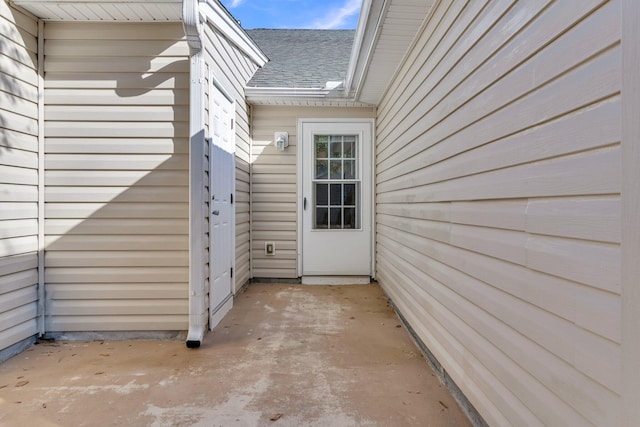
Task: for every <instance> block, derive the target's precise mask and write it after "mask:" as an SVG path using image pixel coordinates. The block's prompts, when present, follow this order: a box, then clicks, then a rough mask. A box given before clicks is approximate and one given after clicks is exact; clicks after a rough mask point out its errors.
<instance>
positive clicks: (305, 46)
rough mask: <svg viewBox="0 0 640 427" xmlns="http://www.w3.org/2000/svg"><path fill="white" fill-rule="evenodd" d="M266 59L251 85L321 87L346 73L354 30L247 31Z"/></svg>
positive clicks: (250, 82)
mask: <svg viewBox="0 0 640 427" xmlns="http://www.w3.org/2000/svg"><path fill="white" fill-rule="evenodd" d="M247 33H248V34H249V36H250V37H251V38H252V39H253V40H254V41H255V42H256V44H257V45H258V46H259V47H260V49H262V51H263V52H264V53H265V55H267V57H268V58H269V62H268V63H267V64H266V65H265V66H264V67H262V68H261V69H259V70H258V71H257V72H256V73H255V74H254V76H253V78H252V79H251V80H250V81H249V83H248V86H251V87H286V88H321V87H324V85H325V84H326V83H327V82H328V81H340V80H344V79H345V77H346V75H347V68H348V66H349V58H350V56H351V48H352V46H353V38H354V35H355V30H278V29H258V30H247Z"/></svg>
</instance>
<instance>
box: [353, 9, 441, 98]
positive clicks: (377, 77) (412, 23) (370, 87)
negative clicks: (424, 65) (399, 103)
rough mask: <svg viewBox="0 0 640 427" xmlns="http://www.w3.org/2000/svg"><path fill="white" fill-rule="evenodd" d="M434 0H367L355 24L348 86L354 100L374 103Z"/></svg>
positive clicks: (383, 90)
mask: <svg viewBox="0 0 640 427" xmlns="http://www.w3.org/2000/svg"><path fill="white" fill-rule="evenodd" d="M435 2H436V0H428V1H425V0H386V1H378V0H367V1H365V2H364V3H365V4H364V5H363V12H366V14H367V15H366V16H362V17H361V22H359V23H358V30H357V33H356V41H355V44H354V52H353V53H352V56H351V63H350V65H349V73H348V76H349V77H348V79H349V81H348V85H349V89H350V91H351V92H352V93H354V96H355V98H356V100H357V101H360V102H364V103H367V104H374V105H377V104H378V103H379V101H380V99H381V98H382V95H383V94H384V92H385V90H386V89H387V86H388V85H389V82H390V81H391V78H392V77H393V76H394V74H395V73H396V70H397V68H398V66H399V65H400V62H401V61H402V60H403V58H404V56H405V55H406V52H407V50H408V48H409V47H410V46H411V44H412V43H413V40H414V38H415V36H416V33H417V32H418V30H419V29H420V27H421V26H422V23H423V22H424V20H425V19H426V18H427V16H429V14H430V12H431V9H432V7H433V5H434V4H435Z"/></svg>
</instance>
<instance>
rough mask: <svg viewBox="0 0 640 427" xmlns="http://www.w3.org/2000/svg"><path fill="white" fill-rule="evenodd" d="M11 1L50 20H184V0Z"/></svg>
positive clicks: (41, 17) (39, 16)
mask: <svg viewBox="0 0 640 427" xmlns="http://www.w3.org/2000/svg"><path fill="white" fill-rule="evenodd" d="M11 3H13V4H14V5H16V6H19V7H21V8H22V9H25V10H27V11H28V12H30V13H32V14H33V15H35V16H37V17H38V18H40V19H44V20H49V21H106V22H113V21H121V22H168V21H181V20H182V0H149V1H145V0H137V1H131V0H107V1H102V0H63V1H60V0H13V1H12V2H11Z"/></svg>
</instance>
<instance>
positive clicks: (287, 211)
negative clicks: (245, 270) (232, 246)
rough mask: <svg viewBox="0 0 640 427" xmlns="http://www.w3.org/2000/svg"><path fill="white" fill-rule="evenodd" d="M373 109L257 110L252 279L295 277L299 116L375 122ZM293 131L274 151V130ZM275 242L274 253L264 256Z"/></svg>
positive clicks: (272, 108) (255, 114)
mask: <svg viewBox="0 0 640 427" xmlns="http://www.w3.org/2000/svg"><path fill="white" fill-rule="evenodd" d="M374 114H375V111H374V109H373V108H333V107H277V106H261V105H257V106H254V107H253V114H252V129H253V152H252V163H251V167H252V173H251V179H252V181H251V188H252V209H251V211H252V220H251V233H252V236H253V244H252V248H251V259H252V266H253V277H258V278H296V277H298V273H297V266H298V257H297V244H298V243H297V242H298V236H297V225H296V223H297V215H298V213H297V193H298V181H297V170H298V166H297V153H298V148H297V145H298V120H299V119H301V118H317V119H324V118H336V119H340V120H343V119H348V118H373V116H374ZM279 131H284V132H288V133H289V147H288V148H287V149H286V150H285V151H276V149H275V147H274V144H273V138H274V132H279ZM267 241H269V242H274V244H275V250H276V253H275V255H272V256H266V255H265V254H264V245H265V242H267Z"/></svg>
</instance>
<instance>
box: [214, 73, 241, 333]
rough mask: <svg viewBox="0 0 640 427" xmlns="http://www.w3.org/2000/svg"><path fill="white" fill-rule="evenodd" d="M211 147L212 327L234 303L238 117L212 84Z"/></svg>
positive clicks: (223, 95) (229, 102)
mask: <svg viewBox="0 0 640 427" xmlns="http://www.w3.org/2000/svg"><path fill="white" fill-rule="evenodd" d="M209 114H210V117H211V123H210V133H211V145H210V150H209V162H210V164H209V166H210V167H209V177H210V184H209V195H210V197H211V200H210V203H209V207H210V212H209V213H210V215H209V238H210V242H209V270H210V271H209V281H210V289H209V313H210V319H209V327H210V328H213V327H215V326H216V325H217V324H218V323H219V322H220V320H222V318H223V317H224V315H225V314H227V312H228V311H229V310H230V309H231V306H232V305H233V295H232V294H233V277H232V275H233V259H234V252H235V251H234V248H235V239H234V213H235V208H234V205H233V194H234V192H235V133H234V130H233V119H234V117H235V111H234V104H233V102H232V101H231V100H230V99H229V98H228V97H227V96H226V95H225V94H224V93H223V92H222V91H220V89H218V88H217V87H216V86H215V85H212V89H211V104H210V110H209Z"/></svg>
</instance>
